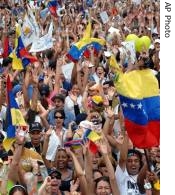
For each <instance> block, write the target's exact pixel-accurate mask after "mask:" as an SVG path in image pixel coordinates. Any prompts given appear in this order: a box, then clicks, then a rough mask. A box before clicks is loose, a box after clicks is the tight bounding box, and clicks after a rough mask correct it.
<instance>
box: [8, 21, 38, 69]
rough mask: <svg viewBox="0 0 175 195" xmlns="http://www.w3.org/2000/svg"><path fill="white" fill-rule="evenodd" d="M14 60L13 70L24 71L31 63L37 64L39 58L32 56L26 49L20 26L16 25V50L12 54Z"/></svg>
mask: <svg viewBox="0 0 175 195" xmlns="http://www.w3.org/2000/svg"><path fill="white" fill-rule="evenodd" d="M10 57H11V58H12V60H13V61H12V68H13V69H14V70H22V69H24V68H25V67H26V66H27V65H29V64H30V63H33V62H36V61H37V58H36V57H34V56H32V55H30V54H29V52H28V51H27V49H26V48H25V47H24V44H23V41H22V38H21V30H20V26H19V25H18V24H17V25H16V40H15V49H14V50H13V52H12V53H11V54H10Z"/></svg>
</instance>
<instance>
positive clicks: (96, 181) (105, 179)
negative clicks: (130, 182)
mask: <svg viewBox="0 0 175 195" xmlns="http://www.w3.org/2000/svg"><path fill="white" fill-rule="evenodd" d="M100 181H106V182H107V183H109V184H110V181H109V177H107V176H102V177H99V178H97V179H96V180H95V189H96V188H97V185H98V183H99V182H100Z"/></svg>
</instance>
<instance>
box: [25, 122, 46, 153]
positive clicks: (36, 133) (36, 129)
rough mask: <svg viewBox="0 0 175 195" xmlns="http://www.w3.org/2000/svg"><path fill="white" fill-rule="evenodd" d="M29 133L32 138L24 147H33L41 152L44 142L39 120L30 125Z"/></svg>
mask: <svg viewBox="0 0 175 195" xmlns="http://www.w3.org/2000/svg"><path fill="white" fill-rule="evenodd" d="M29 135H30V138H31V141H30V142H26V143H25V145H24V147H26V148H29V149H30V148H33V150H35V151H36V152H38V153H39V154H41V153H42V149H43V142H42V139H41V138H42V126H41V125H40V123H38V122H34V123H32V124H31V125H30V128H29Z"/></svg>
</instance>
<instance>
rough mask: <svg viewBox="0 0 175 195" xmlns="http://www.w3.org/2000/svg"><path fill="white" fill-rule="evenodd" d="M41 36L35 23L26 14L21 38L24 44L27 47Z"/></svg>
mask: <svg viewBox="0 0 175 195" xmlns="http://www.w3.org/2000/svg"><path fill="white" fill-rule="evenodd" d="M38 37H39V33H38V31H37V30H36V28H35V25H34V24H33V23H32V21H31V20H30V19H29V17H28V15H27V14H26V15H25V17H24V20H23V24H22V26H21V38H22V41H23V43H24V46H25V47H27V46H28V45H30V44H31V43H32V42H33V41H35V40H37V39H38Z"/></svg>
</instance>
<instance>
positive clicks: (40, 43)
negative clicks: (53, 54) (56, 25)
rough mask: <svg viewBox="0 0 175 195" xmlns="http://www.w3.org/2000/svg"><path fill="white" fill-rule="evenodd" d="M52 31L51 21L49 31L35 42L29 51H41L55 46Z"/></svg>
mask: <svg viewBox="0 0 175 195" xmlns="http://www.w3.org/2000/svg"><path fill="white" fill-rule="evenodd" d="M52 32H53V23H52V22H51V24H50V27H49V30H48V33H47V34H46V35H44V36H42V37H41V38H39V39H38V40H36V41H35V42H33V44H32V47H31V49H30V51H29V52H40V51H44V50H47V49H50V48H52V47H53V40H54V39H53V38H52Z"/></svg>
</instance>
